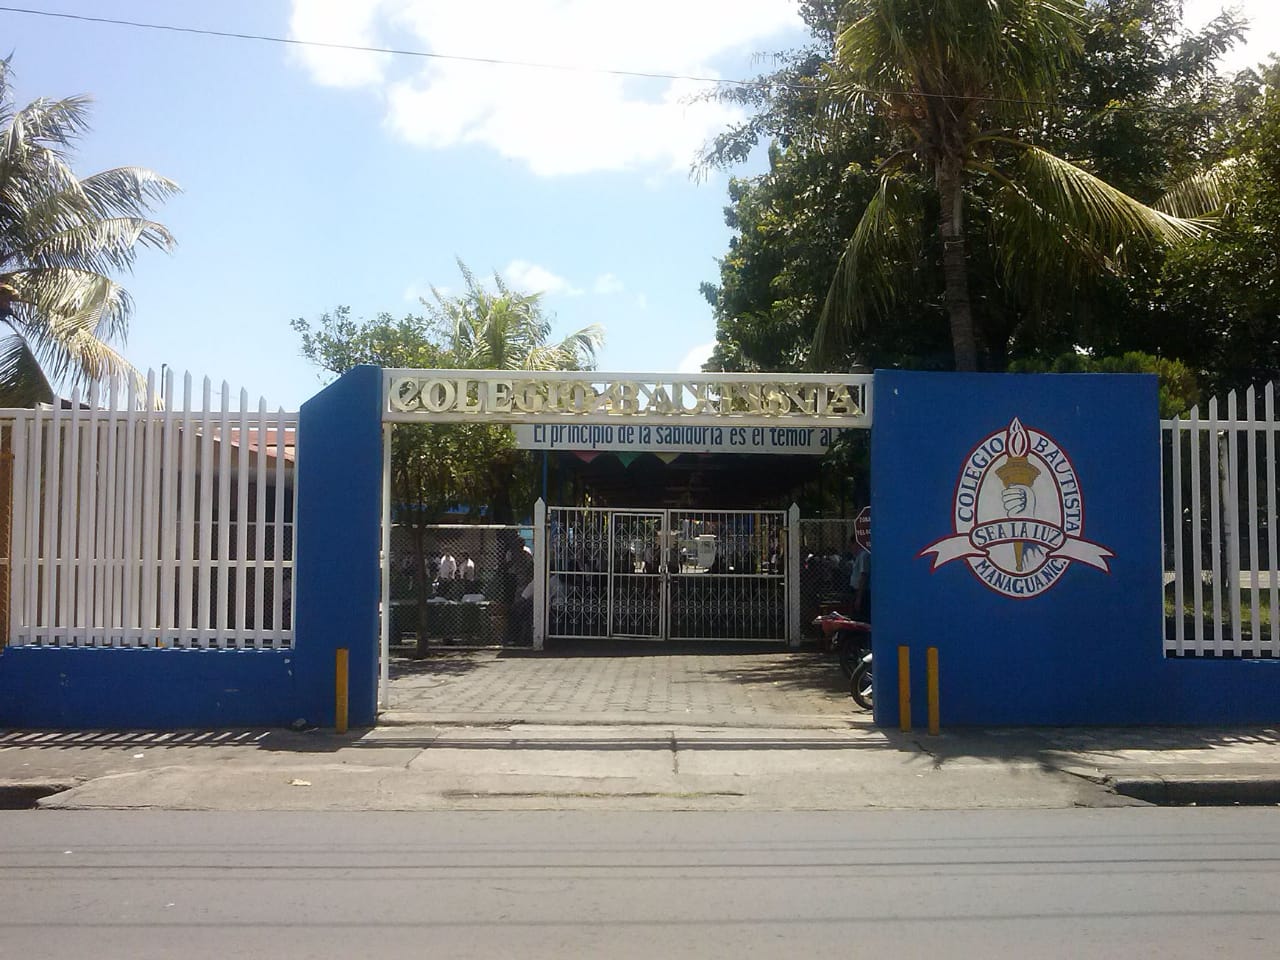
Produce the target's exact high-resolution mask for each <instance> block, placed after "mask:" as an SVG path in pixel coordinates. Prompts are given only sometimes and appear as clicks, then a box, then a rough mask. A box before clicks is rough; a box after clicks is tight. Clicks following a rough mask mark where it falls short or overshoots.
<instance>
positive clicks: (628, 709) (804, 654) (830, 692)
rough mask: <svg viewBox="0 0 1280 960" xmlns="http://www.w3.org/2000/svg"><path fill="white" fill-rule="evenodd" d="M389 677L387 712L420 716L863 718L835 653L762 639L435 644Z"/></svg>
mask: <svg viewBox="0 0 1280 960" xmlns="http://www.w3.org/2000/svg"><path fill="white" fill-rule="evenodd" d="M391 677H392V682H391V702H390V708H391V710H392V711H394V712H396V713H402V714H409V715H418V716H421V715H456V714H476V715H481V716H502V717H520V718H528V719H533V720H539V719H541V720H551V719H557V718H565V717H571V716H582V717H601V716H613V717H620V716H623V715H632V716H636V717H640V716H642V715H643V716H645V717H654V718H657V717H676V718H680V717H690V718H693V717H697V718H699V719H716V718H723V719H726V720H734V719H738V720H745V719H754V720H755V721H760V722H767V721H770V720H773V719H780V718H787V717H808V718H823V717H826V718H830V719H831V720H833V721H838V720H841V719H845V718H848V719H853V718H865V714H864V713H862V712H861V711H859V709H858V707H857V706H856V705H855V704H854V703H853V701H852V700H851V699H850V698H849V693H848V686H847V684H846V682H845V681H844V678H843V676H842V675H841V673H840V671H839V669H838V668H837V666H836V664H835V661H834V660H833V659H832V658H830V657H828V656H825V655H823V654H820V653H816V652H813V651H789V650H786V649H785V648H779V647H774V646H767V647H766V646H761V645H759V644H754V645H732V646H726V645H723V644H699V645H692V644H681V645H675V644H671V643H667V644H656V643H640V642H625V641H590V642H587V641H580V642H575V643H572V644H565V643H561V644H559V645H552V644H551V643H550V642H549V643H548V649H547V650H545V651H543V652H541V653H535V652H533V651H525V650H441V651H439V652H433V653H432V654H431V655H429V656H428V657H426V658H424V659H410V658H396V659H393V661H392V665H391Z"/></svg>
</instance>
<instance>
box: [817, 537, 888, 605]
mask: <svg viewBox="0 0 1280 960" xmlns="http://www.w3.org/2000/svg"><path fill="white" fill-rule="evenodd" d="M801 583H802V584H803V585H804V587H803V588H807V589H808V590H810V591H812V594H811V601H812V603H813V604H814V605H816V604H817V603H818V602H819V601H820V600H822V599H823V598H824V597H825V598H828V599H834V598H835V597H841V598H842V604H843V605H846V606H847V607H848V611H847V612H848V615H849V616H851V617H853V618H854V619H856V620H868V619H870V617H871V553H870V551H868V550H867V549H866V548H865V547H863V546H862V544H860V543H859V542H858V540H857V538H856V537H850V538H849V545H848V547H847V548H846V549H845V550H844V552H843V553H841V552H839V551H838V550H835V549H833V550H831V551H830V552H826V551H823V552H821V553H810V554H808V555H807V556H806V558H805V571H804V578H803V579H802V581H801Z"/></svg>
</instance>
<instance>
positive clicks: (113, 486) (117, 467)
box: [106, 378, 128, 643]
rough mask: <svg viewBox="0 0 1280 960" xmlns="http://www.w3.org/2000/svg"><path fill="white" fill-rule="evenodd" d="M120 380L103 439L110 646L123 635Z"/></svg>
mask: <svg viewBox="0 0 1280 960" xmlns="http://www.w3.org/2000/svg"><path fill="white" fill-rule="evenodd" d="M119 401H120V380H119V379H118V378H113V379H112V381H111V390H110V403H111V418H110V423H111V428H110V433H109V434H108V437H107V442H108V443H109V444H110V449H109V450H108V451H107V513H108V517H107V531H108V532H107V549H106V554H107V557H108V560H107V562H108V564H109V566H110V575H109V577H108V579H109V581H110V584H109V587H108V593H107V605H108V606H109V607H110V608H111V612H110V613H109V614H108V616H107V628H108V629H107V639H108V641H109V642H111V643H115V642H116V641H117V640H118V639H119V638H120V635H121V634H120V632H121V631H123V629H124V625H125V612H124V602H123V599H122V598H123V595H124V576H125V568H124V556H125V553H124V516H123V511H122V510H121V509H120V505H121V503H123V502H124V499H125V493H124V482H123V475H124V457H123V456H121V452H120V447H121V445H122V444H123V443H124V440H125V436H126V434H125V432H124V431H125V430H127V429H128V428H127V425H126V424H124V423H122V420H123V418H122V417H121V415H120V407H119Z"/></svg>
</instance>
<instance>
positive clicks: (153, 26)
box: [0, 6, 761, 87]
mask: <svg viewBox="0 0 1280 960" xmlns="http://www.w3.org/2000/svg"><path fill="white" fill-rule="evenodd" d="M0 13H25V14H29V15H30V16H33V17H51V18H54V19H58V20H80V21H83V22H85V23H105V24H110V25H112V26H116V27H136V28H138V29H142V30H164V31H167V32H169V33H188V34H195V35H196V36H202V37H220V38H222V39H224V40H259V41H262V42H263V43H282V44H287V45H289V46H295V47H320V48H323V49H326V50H350V51H353V52H355V53H385V54H390V55H392V56H396V57H418V58H419V59H423V60H451V61H456V62H460V63H482V64H488V65H490V66H504V67H525V68H529V69H534V70H562V71H565V72H569V73H603V74H608V75H610V76H616V77H639V78H641V79H645V80H695V81H698V82H700V83H728V84H733V85H736V86H742V87H755V86H760V85H761V84H760V82H759V81H758V80H725V79H723V78H721V77H700V76H695V75H692V74H687V73H657V72H651V71H647V70H618V69H614V68H610V67H581V66H574V65H572V64H565V63H542V62H538V61H535V60H507V59H504V58H501V57H466V56H461V55H459V54H449V53H433V52H431V51H429V50H405V49H401V48H398V47H369V46H363V45H361V44H356V43H330V42H327V41H324V40H299V39H297V38H295V37H273V36H269V35H267V34H261V33H236V32H233V31H230V30H206V29H202V28H200V27H180V26H177V25H175V24H171V23H146V22H144V21H141V20H117V19H113V18H111V17H91V16H88V15H86V14H80V13H60V12H57V11H54V10H32V9H31V8H29V7H4V6H0Z"/></svg>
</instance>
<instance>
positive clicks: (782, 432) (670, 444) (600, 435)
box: [515, 423, 844, 454]
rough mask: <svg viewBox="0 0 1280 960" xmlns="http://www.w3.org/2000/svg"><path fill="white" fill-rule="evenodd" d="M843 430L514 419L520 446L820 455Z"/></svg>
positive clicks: (530, 447)
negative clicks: (549, 421) (516, 421)
mask: <svg viewBox="0 0 1280 960" xmlns="http://www.w3.org/2000/svg"><path fill="white" fill-rule="evenodd" d="M842 433H844V431H843V430H841V429H839V428H838V427H755V428H749V427H706V426H693V425H686V426H679V425H676V424H670V425H668V424H654V425H652V426H650V425H647V424H645V425H640V424H630V423H619V424H617V425H614V424H595V423H520V424H516V426H515V436H516V446H517V447H519V448H521V449H522V450H570V451H578V450H581V451H588V450H591V451H599V452H607V451H614V452H617V453H779V454H796V453H798V454H823V453H826V452H827V450H828V449H830V447H831V445H832V444H833V443H835V441H836V439H837V438H838V437H839V436H840V435H841V434H842Z"/></svg>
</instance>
